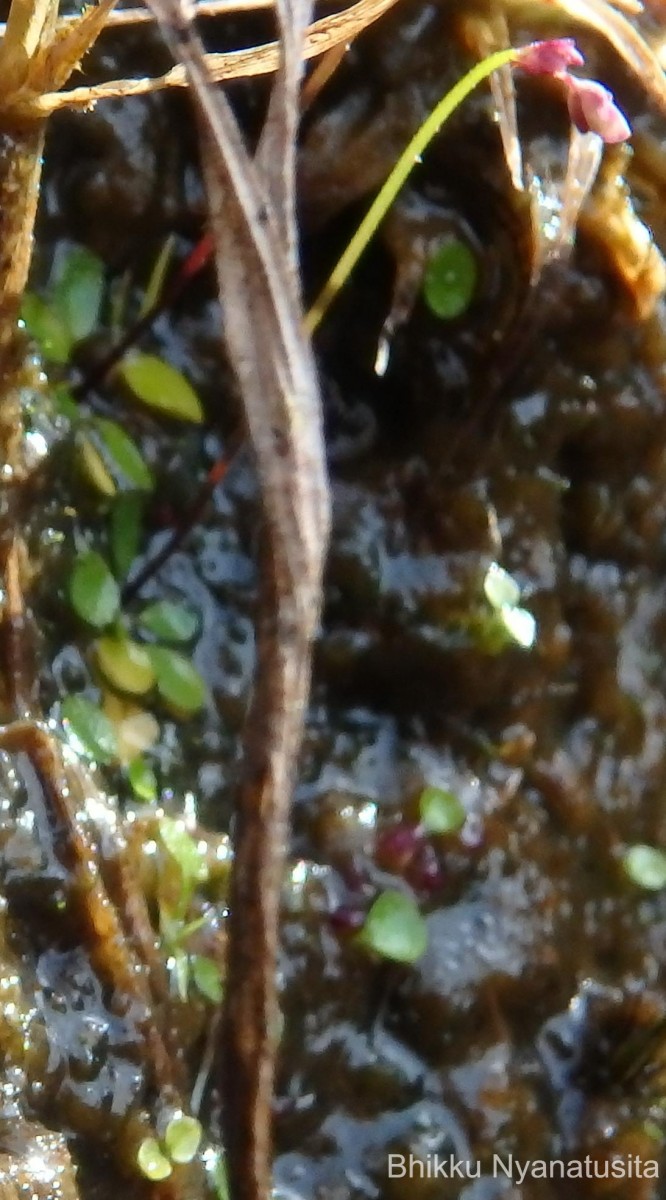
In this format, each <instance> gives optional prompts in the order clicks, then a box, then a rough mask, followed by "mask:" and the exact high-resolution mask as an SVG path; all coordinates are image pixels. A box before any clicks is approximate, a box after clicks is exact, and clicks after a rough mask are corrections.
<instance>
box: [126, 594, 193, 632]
mask: <svg viewBox="0 0 666 1200" xmlns="http://www.w3.org/2000/svg"><path fill="white" fill-rule="evenodd" d="M139 624H140V625H141V627H142V629H145V630H146V631H147V632H148V633H152V635H153V637H157V638H160V639H161V640H162V641H163V642H189V641H190V639H191V638H193V637H194V635H195V633H196V631H197V627H198V625H199V618H198V616H197V614H196V613H195V612H193V611H192V609H191V608H187V606H186V605H185V604H178V603H176V602H175V601H173V600H157V601H156V602H155V603H154V604H149V605H148V606H147V608H144V610H143V612H142V613H141V616H140V617H139Z"/></svg>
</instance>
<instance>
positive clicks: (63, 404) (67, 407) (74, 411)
mask: <svg viewBox="0 0 666 1200" xmlns="http://www.w3.org/2000/svg"><path fill="white" fill-rule="evenodd" d="M53 406H54V408H55V410H56V412H57V413H58V415H59V416H61V417H66V418H67V420H68V421H71V422H72V423H74V422H76V421H78V419H79V417H80V416H81V411H80V409H79V406H78V404H77V403H76V400H75V399H74V397H73V395H72V393H71V392H70V390H69V388H68V387H67V384H66V383H57V384H56V385H55V387H54V389H53Z"/></svg>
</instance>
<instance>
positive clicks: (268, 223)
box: [150, 0, 329, 1200]
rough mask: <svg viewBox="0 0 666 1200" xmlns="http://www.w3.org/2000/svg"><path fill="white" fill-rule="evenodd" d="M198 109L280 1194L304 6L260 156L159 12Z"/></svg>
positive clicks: (244, 1187)
mask: <svg viewBox="0 0 666 1200" xmlns="http://www.w3.org/2000/svg"><path fill="white" fill-rule="evenodd" d="M150 2H151V4H152V7H153V9H154V11H155V12H156V14H157V16H158V19H159V20H160V22H161V25H162V29H163V31H164V34H165V37H166V39H167V41H168V42H169V45H170V46H171V49H172V52H173V53H174V56H175V57H177V58H178V59H179V60H180V61H181V62H182V64H183V68H182V69H183V70H184V75H185V77H186V79H187V81H188V82H189V84H190V87H191V91H192V94H193V98H194V101H195V105H196V109H197V115H198V119H199V127H200V134H201V145H202V160H203V168H204V177H205V181H206V187H207V192H208V200H209V207H210V216H211V230H212V233H213V235H214V238H215V247H216V261H217V269H218V276H219V284H220V294H221V299H222V306H223V312H224V320H225V335H226V342H227V348H228V352H229V357H230V359H231V362H232V364H233V367H234V369H235V372H236V375H237V377H238V382H239V385H240V389H241V394H242V399H243V403H244V409H245V417H246V422H247V426H248V432H249V436H250V441H251V444H252V448H253V450H254V453H255V456H256V460H257V468H258V472H259V479H260V485H261V495H262V506H263V517H264V546H263V557H262V564H261V572H260V592H261V609H260V616H259V634H258V662H257V670H256V682H255V692H254V696H253V700H252V704H251V708H250V713H249V716H248V721H247V726H246V731H245V745H244V751H245V754H244V779H243V783H242V786H241V791H240V797H239V806H238V813H237V825H236V838H235V843H236V844H235V858H234V867H233V872H232V885H231V910H232V916H231V927H230V938H229V957H228V966H227V986H226V1009H225V1020H224V1033H223V1054H224V1058H225V1065H226V1075H225V1080H226V1088H225V1092H226V1096H227V1098H228V1103H227V1105H226V1109H225V1126H226V1140H227V1151H228V1161H229V1175H230V1183H231V1190H232V1195H233V1197H234V1200H266V1197H268V1195H269V1193H270V1160H271V1139H270V1128H271V1120H270V1111H271V1100H272V1091H273V1078H274V1061H275V1038H276V1028H277V996H276V978H275V969H276V955H277V944H278V920H279V897H280V891H281V885H282V877H283V870H284V862H285V853H286V840H287V833H288V815H289V802H290V797H291V792H292V788H293V783H294V775H295V770H296V763H297V756H298V752H299V747H300V742H301V736H302V729H303V721H304V715H305V708H306V704H307V698H308V691H309V682H310V659H311V647H312V641H313V638H314V635H315V631H316V628H317V623H318V618H319V610H320V602H321V580H322V569H323V561H324V554H325V549H326V542H327V536H328V526H329V501H328V491H327V484H326V471H325V457H324V445H323V434H322V421H321V411H320V404H319V398H318V392H317V384H316V377H315V370H314V364H313V360H312V355H311V351H310V348H309V345H308V343H307V340H306V339H305V336H304V333H303V320H302V308H301V301H300V286H299V277H298V265H297V261H296V249H295V247H296V225H295V214H294V203H293V192H294V135H295V126H296V121H297V113H298V87H299V82H300V73H301V63H302V54H301V38H302V31H303V30H304V28H305V25H306V16H307V14H306V11H305V5H304V4H303V5H302V4H301V3H300V2H299V0H280V2H279V4H278V16H279V22H280V32H281V45H282V58H281V72H280V78H279V80H278V84H277V87H276V89H275V91H274V93H273V96H272V98H271V102H270V106H269V112H268V117H267V120H266V125H265V127H264V131H263V135H262V138H261V140H260V145H259V151H258V154H257V158H256V160H253V159H252V158H251V157H250V155H249V154H248V152H247V150H246V149H245V146H244V144H243V139H242V136H241V133H240V131H239V128H238V126H237V124H236V121H235V119H234V116H233V113H232V111H231V109H230V107H229V105H228V103H227V101H226V98H225V97H224V96H223V95H222V94H220V93H216V92H215V91H214V90H213V88H212V87H211V75H210V73H209V71H208V69H207V64H206V59H205V56H204V52H203V48H202V46H201V44H200V42H199V41H198V39H197V37H196V35H195V34H194V32H193V30H192V28H191V26H190V24H189V21H188V14H187V12H186V11H185V10H184V8H183V7H181V4H180V3H179V0H150Z"/></svg>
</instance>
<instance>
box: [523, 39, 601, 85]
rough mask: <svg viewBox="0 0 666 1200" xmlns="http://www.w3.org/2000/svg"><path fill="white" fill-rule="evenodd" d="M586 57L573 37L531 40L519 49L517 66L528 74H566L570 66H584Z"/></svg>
mask: <svg viewBox="0 0 666 1200" xmlns="http://www.w3.org/2000/svg"><path fill="white" fill-rule="evenodd" d="M584 62H585V59H584V58H583V55H582V54H581V52H580V50H579V49H578V47H577V45H576V43H575V42H574V40H573V38H550V39H549V40H548V41H547V42H531V43H530V45H529V46H523V47H522V48H521V49H520V50H519V51H518V56H517V58H516V66H517V67H520V69H521V71H525V72H526V74H528V75H556V76H560V75H565V74H566V72H567V70H568V69H569V67H582V66H583V65H584Z"/></svg>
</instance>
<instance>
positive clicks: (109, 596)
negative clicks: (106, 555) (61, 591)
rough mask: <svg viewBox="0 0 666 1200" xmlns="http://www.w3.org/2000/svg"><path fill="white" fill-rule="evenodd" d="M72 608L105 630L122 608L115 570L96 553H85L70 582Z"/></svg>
mask: <svg viewBox="0 0 666 1200" xmlns="http://www.w3.org/2000/svg"><path fill="white" fill-rule="evenodd" d="M69 597H70V600H71V602H72V607H73V608H74V610H75V611H76V612H77V613H78V615H79V616H80V617H82V619H83V620H84V621H87V622H88V624H89V625H94V626H95V628H96V629H103V628H104V627H105V625H109V624H110V623H111V621H112V620H113V618H114V617H115V615H116V613H117V612H118V609H119V607H120V592H119V590H118V584H117V583H116V581H115V579H114V578H113V575H112V574H111V571H110V570H109V568H108V566H107V564H106V563H105V561H104V559H103V558H102V556H101V554H98V553H97V551H96V550H88V551H86V552H85V553H84V554H81V555H80V556H79V557H78V558H77V560H76V562H75V564H74V570H73V571H72V575H71V578H70V581H69Z"/></svg>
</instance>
